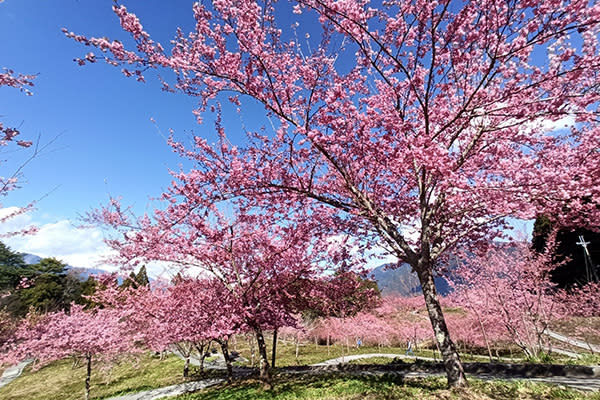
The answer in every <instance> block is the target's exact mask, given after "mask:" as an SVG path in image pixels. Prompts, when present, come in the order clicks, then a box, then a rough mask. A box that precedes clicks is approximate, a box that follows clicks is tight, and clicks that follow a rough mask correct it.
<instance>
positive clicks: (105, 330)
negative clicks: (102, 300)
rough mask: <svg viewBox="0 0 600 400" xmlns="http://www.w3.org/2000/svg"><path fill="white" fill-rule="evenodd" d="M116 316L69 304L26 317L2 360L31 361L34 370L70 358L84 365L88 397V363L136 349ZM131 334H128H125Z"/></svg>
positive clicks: (108, 310) (112, 313)
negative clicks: (56, 310) (54, 310)
mask: <svg viewBox="0 0 600 400" xmlns="http://www.w3.org/2000/svg"><path fill="white" fill-rule="evenodd" d="M120 318H121V315H120V312H118V311H117V310H115V309H110V308H104V309H94V310H90V311H85V310H84V309H83V306H80V305H76V304H73V305H72V306H71V309H70V312H69V313H66V312H64V311H61V312H57V313H51V314H46V315H42V316H37V315H34V316H28V318H26V319H25V320H24V322H23V323H22V324H21V325H20V326H19V328H18V329H17V331H16V333H15V334H14V337H13V340H12V344H10V343H9V352H8V354H6V355H5V356H4V358H5V359H6V360H10V361H13V362H14V361H18V360H23V359H25V358H29V357H35V358H36V360H37V361H38V362H39V363H38V364H37V366H38V367H40V366H42V365H45V364H47V363H49V362H51V361H54V360H60V359H62V358H65V357H68V356H71V357H78V358H83V359H84V360H85V362H86V379H85V395H84V398H85V399H86V400H88V399H89V396H90V379H91V373H92V360H93V359H96V360H100V359H101V360H108V359H109V358H110V357H113V356H117V355H120V354H122V353H126V352H128V353H130V352H132V351H135V350H136V349H137V348H136V347H135V346H134V345H133V344H134V339H135V337H134V336H130V335H128V331H127V330H126V329H125V326H123V325H122V324H120V323H119V320H120ZM129 333H130V334H131V332H129Z"/></svg>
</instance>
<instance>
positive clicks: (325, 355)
mask: <svg viewBox="0 0 600 400" xmlns="http://www.w3.org/2000/svg"><path fill="white" fill-rule="evenodd" d="M239 344H240V345H238V346H237V350H238V351H239V352H240V353H241V355H243V356H244V357H246V358H248V359H250V351H249V349H248V348H247V347H246V348H244V347H243V346H241V345H242V343H241V341H240V343H239ZM366 353H396V354H404V353H405V349H403V348H381V349H378V348H377V347H361V348H360V349H357V348H353V347H351V348H350V349H349V350H348V349H347V348H344V352H343V354H344V355H348V354H366ZM341 355H342V348H341V346H339V345H335V346H330V348H329V352H328V351H327V347H326V346H318V347H316V346H315V345H314V344H306V345H303V346H301V348H300V354H299V357H298V359H296V357H295V346H294V345H293V344H292V343H285V344H283V343H279V344H278V356H277V366H278V367H282V366H290V365H308V364H313V363H317V362H320V361H324V360H328V359H331V358H336V357H340V356H341ZM417 355H419V356H422V357H432V356H433V353H432V352H431V351H430V350H424V351H420V352H417ZM465 358H467V357H465ZM389 361H390V359H381V360H378V359H368V360H365V361H364V362H366V363H373V362H380V363H384V362H389ZM246 365H249V363H248V364H246ZM182 368H183V361H181V360H179V359H178V358H176V357H174V356H170V357H167V358H166V359H165V360H163V361H161V360H159V359H158V358H156V357H152V356H150V355H144V356H142V357H141V358H140V360H139V361H138V362H137V366H135V365H133V366H132V364H131V363H127V362H124V363H122V364H120V365H117V366H115V367H114V368H113V369H112V370H102V369H99V368H98V365H95V366H94V368H93V370H92V389H91V396H92V398H93V399H100V398H104V397H110V396H114V395H117V394H121V393H126V392H136V391H140V390H146V389H152V388H158V387H163V386H168V385H172V384H176V383H180V382H184V381H185V380H184V378H183V377H182ZM306 379H307V380H304V378H300V377H277V384H276V391H275V392H273V393H274V394H264V396H267V397H257V398H275V397H272V396H274V395H275V394H276V395H277V396H284V397H281V398H290V399H296V398H298V399H319V398H333V399H362V398H363V397H365V398H366V399H376V398H387V397H374V396H376V394H374V393H378V396H382V395H383V394H384V393H388V392H390V393H396V392H397V393H396V394H393V396H396V397H389V398H391V399H396V398H398V399H403V398H412V397H411V396H413V394H414V396H417V397H415V398H419V397H418V396H421V395H423V396H425V394H427V396H430V397H429V398H432V399H433V398H448V399H449V398H461V397H456V396H455V395H454V394H452V395H451V393H450V392H448V391H443V390H442V389H441V387H443V386H444V383H443V382H444V380H443V379H437V380H436V379H434V380H425V381H411V382H416V383H408V384H406V385H400V386H398V385H396V384H394V382H393V380H389V379H388V380H385V379H383V380H372V379H371V380H368V379H367V380H366V381H365V380H364V379H357V378H343V379H342V378H339V377H332V378H331V382H330V383H329V379H325V378H317V377H307V378H306ZM84 380H85V368H84V367H83V366H79V367H78V368H75V369H73V368H72V364H71V361H70V360H64V361H60V362H55V363H53V364H51V365H49V366H47V367H45V368H42V369H40V370H38V371H35V372H32V371H31V368H30V367H28V368H27V369H26V370H25V371H24V373H23V375H22V376H21V377H19V378H18V379H16V380H15V381H13V382H12V383H10V384H8V385H7V386H5V387H4V388H0V399H3V400H25V399H27V400H30V399H48V400H59V399H60V400H71V399H81V398H82V397H83V388H84ZM280 382H281V383H280ZM421 384H425V387H423V388H420V386H419V385H421ZM436 385H441V386H440V389H439V390H438V389H434V388H435V387H437V386H436ZM502 385H505V384H503V383H499V382H496V383H485V384H479V385H477V386H475V387H476V388H478V389H477V390H483V391H484V393H488V392H489V393H496V392H498V393H504V392H505V391H506V390H508V391H513V392H514V390H517V389H519V388H521V389H522V388H523V387H529V386H524V385H525V384H523V383H520V384H514V383H513V384H506V385H508V386H507V388H504V386H502ZM511 385H512V386H511ZM515 385H517V388H515ZM488 386H489V387H490V389H489V390H487V389H484V388H486V387H488ZM538 386H539V387H541V388H542V389H539V388H538V389H535V390H534V389H527V390H530V392H531V390H533V392H531V393H529V392H528V393H529V394H527V396H530V397H522V398H526V399H527V398H531V399H534V398H548V399H550V398H567V399H569V398H582V397H572V395H571V394H566V393H574V392H564V393H563V394H562V395H564V396H563V397H536V394H535V393H538V391H542V392H544V393H546V392H548V393H551V394H552V393H554V394H556V393H559V392H560V390H559V389H549V388H548V387H547V386H544V385H537V386H535V385H534V386H531V387H532V388H537V387H538ZM390 387H393V389H390ZM363 389H364V390H363ZM521 389H519V390H521ZM419 390H424V391H425V392H419ZM469 390H472V389H469ZM486 390H487V391H486ZM329 391H332V392H331V393H333V394H332V395H331V396H334V397H327V396H330V395H329ZM557 391H558V392H557ZM217 392H219V393H220V392H222V393H224V394H223V395H221V394H219V395H218V396H222V397H214V396H217ZM258 392H261V393H262V391H261V390H260V385H259V384H258V383H257V382H255V381H246V382H245V383H244V384H243V385H241V386H240V385H239V384H238V385H237V386H233V387H231V388H225V389H223V388H222V389H220V391H215V390H211V391H209V392H205V393H204V395H206V396H213V397H206V398H215V399H217V398H223V399H226V398H229V399H237V398H254V396H255V395H257V396H258V394H257V393H258ZM227 393H229V395H227ZM336 393H337V394H336ZM411 393H413V394H411ZM469 393H470V395H474V394H475V393H472V392H469ZM477 393H478V392H477ZM489 393H488V394H486V396H488V397H474V398H482V399H486V398H492V399H504V398H506V399H508V398H511V397H489V396H490V395H489ZM538 394H539V393H538ZM546 394H547V393H546ZM546 394H544V396H546ZM554 394H553V395H552V396H554ZM223 396H224V397H223ZM227 396H230V397H227ZM261 396H262V395H261ZM269 396H271V397H269ZM290 396H291V397H290ZM294 396H296V397H294ZM298 396H300V397H298ZM311 396H312V397H311ZM320 396H326V397H320ZM335 396H338V397H335ZM340 396H341V397H340ZM402 396H404V397H402ZM431 396H433V397H431ZM435 396H442V397H435ZM444 396H446V397H444ZM448 396H450V397H448ZM452 396H455V397H452ZM460 396H462V395H460ZM477 396H479V394H477ZM524 396H525V395H524ZM182 398H184V397H182ZM190 398H192V397H190ZM196 398H204V397H196ZM277 398H279V397H277ZM424 398H427V397H424ZM462 398H469V397H462ZM513 398H514V397H513ZM597 399H598V400H600V395H599V396H598V397H597Z"/></svg>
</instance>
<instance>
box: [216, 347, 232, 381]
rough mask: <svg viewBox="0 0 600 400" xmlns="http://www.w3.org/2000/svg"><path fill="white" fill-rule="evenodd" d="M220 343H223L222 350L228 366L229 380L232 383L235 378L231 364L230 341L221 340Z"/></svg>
mask: <svg viewBox="0 0 600 400" xmlns="http://www.w3.org/2000/svg"><path fill="white" fill-rule="evenodd" d="M219 344H220V345H221V351H222V352H223V358H224V359H225V365H226V366H227V382H229V383H231V381H232V380H233V366H232V365H231V357H230V356H229V341H228V340H227V339H223V340H219Z"/></svg>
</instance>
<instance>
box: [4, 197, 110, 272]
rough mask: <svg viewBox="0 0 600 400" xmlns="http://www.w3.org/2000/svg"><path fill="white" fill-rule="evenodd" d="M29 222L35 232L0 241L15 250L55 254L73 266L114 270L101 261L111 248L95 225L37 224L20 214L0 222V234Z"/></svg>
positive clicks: (66, 221)
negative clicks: (35, 229)
mask: <svg viewBox="0 0 600 400" xmlns="http://www.w3.org/2000/svg"><path fill="white" fill-rule="evenodd" d="M13 209H15V207H9V208H4V209H0V216H2V215H6V214H8V213H10V212H12V211H14V210H13ZM32 223H33V224H34V225H37V227H38V232H37V233H36V234H34V235H26V236H15V237H9V238H5V239H4V240H3V241H4V242H5V243H6V244H7V245H8V246H10V247H11V249H13V250H15V251H19V252H23V253H31V254H35V255H37V256H40V257H55V258H57V259H59V260H61V261H63V262H65V263H67V264H69V265H71V266H74V267H79V268H96V267H100V268H102V269H107V270H115V269H116V267H114V266H110V265H107V264H106V263H105V262H104V261H103V260H104V259H105V258H106V257H108V256H109V255H110V254H111V250H110V249H109V247H108V246H107V245H106V244H105V243H104V235H103V234H102V231H101V230H100V229H99V228H81V227H78V226H75V225H74V224H72V223H71V222H70V221H69V220H61V221H58V222H53V223H47V224H43V225H40V224H36V222H35V221H32V218H31V216H30V215H28V214H22V215H18V216H16V217H15V218H11V219H10V220H8V221H7V222H6V223H4V224H2V225H1V226H0V233H1V232H8V231H14V230H18V229H21V228H24V227H26V226H28V225H31V224H32Z"/></svg>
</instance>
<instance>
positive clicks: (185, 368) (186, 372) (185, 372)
mask: <svg viewBox="0 0 600 400" xmlns="http://www.w3.org/2000/svg"><path fill="white" fill-rule="evenodd" d="M188 376H190V357H186V358H185V364H183V377H184V378H187V377H188Z"/></svg>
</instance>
